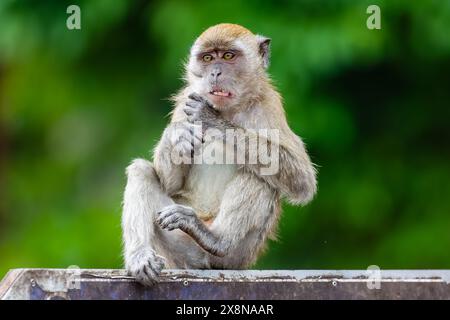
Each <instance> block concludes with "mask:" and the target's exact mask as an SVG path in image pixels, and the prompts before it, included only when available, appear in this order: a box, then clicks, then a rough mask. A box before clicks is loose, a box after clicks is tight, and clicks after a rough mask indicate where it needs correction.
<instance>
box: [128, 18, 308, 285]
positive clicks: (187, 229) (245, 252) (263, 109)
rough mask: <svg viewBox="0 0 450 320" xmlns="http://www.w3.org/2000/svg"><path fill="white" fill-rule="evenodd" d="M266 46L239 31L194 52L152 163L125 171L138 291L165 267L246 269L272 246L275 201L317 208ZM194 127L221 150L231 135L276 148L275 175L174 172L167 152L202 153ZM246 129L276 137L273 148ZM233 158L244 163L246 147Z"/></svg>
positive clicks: (201, 41) (202, 43) (247, 168)
mask: <svg viewBox="0 0 450 320" xmlns="http://www.w3.org/2000/svg"><path fill="white" fill-rule="evenodd" d="M269 43H270V40H269V39H267V38H265V37H262V36H259V35H254V34H253V33H251V32H250V31H248V30H247V29H245V28H243V27H241V26H238V25H233V24H220V25H216V26H213V27H211V28H209V29H208V30H206V31H205V32H204V33H203V34H202V35H201V36H200V37H199V38H198V39H197V40H196V42H195V43H194V45H193V47H192V49H191V54H190V59H189V62H188V63H187V65H186V77H185V80H186V86H185V87H184V88H183V89H182V90H181V91H180V92H179V93H178V94H177V95H176V96H175V97H174V102H175V108H174V111H173V114H172V119H171V123H170V124H169V125H168V126H167V128H166V129H165V130H164V132H163V135H162V137H161V140H160V141H159V143H158V145H157V146H156V148H155V150H154V155H153V163H152V162H150V161H147V160H143V159H136V160H134V161H133V162H132V163H131V165H130V166H129V167H128V168H127V170H126V173H127V178H128V181H127V185H126V188H125V194H124V201H123V216H122V229H123V240H124V259H125V267H126V269H127V270H128V272H129V273H130V274H132V275H133V276H135V277H136V279H137V280H138V281H140V282H141V283H143V284H146V285H152V284H154V283H155V282H156V281H157V279H158V274H159V273H160V272H161V269H162V268H163V267H164V266H166V267H169V268H197V269H205V268H224V269H242V268H247V267H249V266H251V265H252V264H253V263H254V262H255V261H256V259H257V257H258V255H259V254H260V253H261V251H262V250H263V249H264V247H265V244H266V240H267V238H275V231H276V226H277V222H278V219H279V215H280V199H281V198H282V197H284V198H286V199H287V200H289V201H290V202H292V203H294V204H305V203H307V202H309V201H310V200H311V199H312V198H313V196H314V194H315V192H316V171H315V169H314V166H313V164H312V163H311V161H310V159H309V157H308V154H307V153H306V150H305V147H304V144H303V142H302V141H301V139H300V138H299V137H298V136H296V135H295V134H294V133H293V132H292V131H291V129H290V128H289V126H288V124H287V121H286V118H285V115H284V110H283V107H282V102H281V97H280V95H279V94H278V92H277V91H276V90H275V89H274V87H273V86H272V84H271V81H270V79H269V77H268V75H267V72H266V68H267V66H268V64H269ZM197 121H201V123H202V126H203V129H204V130H207V129H215V130H216V131H218V132H219V133H221V134H219V136H218V143H224V141H223V137H224V136H225V130H226V129H234V130H235V132H236V135H237V141H247V140H248V139H249V137H250V138H251V137H252V135H253V138H255V139H257V140H258V142H259V144H260V145H261V144H263V145H264V146H265V147H267V150H274V147H276V148H277V150H278V152H279V158H278V159H277V161H279V170H278V172H277V173H275V174H272V175H263V174H261V171H260V169H261V165H259V164H212V165H211V164H210V165H208V164H175V163H174V162H173V161H172V158H171V154H173V152H176V153H178V154H181V155H184V156H186V157H188V158H189V157H192V153H193V152H194V150H195V148H198V147H199V146H200V147H202V141H203V140H204V134H205V131H201V132H197V131H198V130H196V123H197ZM250 129H256V130H257V129H277V130H279V141H272V140H270V138H268V137H266V136H258V135H257V133H255V131H252V130H250ZM243 145H244V146H245V144H243ZM233 148H235V149H236V152H237V153H244V154H245V155H246V156H248V153H249V150H248V148H247V149H246V148H242V144H237V145H236V146H233ZM250 151H252V150H250ZM253 151H254V150H253Z"/></svg>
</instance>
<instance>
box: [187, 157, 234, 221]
mask: <svg viewBox="0 0 450 320" xmlns="http://www.w3.org/2000/svg"><path fill="white" fill-rule="evenodd" d="M236 169H237V167H236V165H234V164H194V165H192V167H191V170H190V173H189V176H188V178H187V180H186V184H185V188H184V192H183V193H182V196H183V197H184V198H185V200H186V202H187V203H188V204H189V205H190V206H191V207H192V208H194V210H195V211H196V213H197V216H198V217H199V218H201V219H203V220H208V219H211V218H214V217H215V216H216V215H217V213H218V212H219V208H220V203H221V202H222V197H223V194H224V193H225V190H226V188H227V185H228V184H229V182H230V181H231V180H232V179H233V177H234V175H235V173H236Z"/></svg>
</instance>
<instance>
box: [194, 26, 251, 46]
mask: <svg viewBox="0 0 450 320" xmlns="http://www.w3.org/2000/svg"><path fill="white" fill-rule="evenodd" d="M252 37H255V35H254V34H253V33H252V32H251V31H250V30H248V29H247V28H244V27H243V26H240V25H238V24H233V23H221V24H217V25H215V26H212V27H209V28H208V29H206V30H205V31H204V32H203V33H202V34H201V35H200V36H199V37H198V39H197V43H202V44H203V47H205V48H206V47H215V48H220V47H222V46H227V45H229V44H230V43H231V42H232V41H234V40H235V39H238V38H252Z"/></svg>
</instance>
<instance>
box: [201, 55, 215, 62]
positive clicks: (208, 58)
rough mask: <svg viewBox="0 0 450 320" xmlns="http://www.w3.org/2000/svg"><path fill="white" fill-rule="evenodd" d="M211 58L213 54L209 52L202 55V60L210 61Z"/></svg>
mask: <svg viewBox="0 0 450 320" xmlns="http://www.w3.org/2000/svg"><path fill="white" fill-rule="evenodd" d="M212 59H213V56H212V55H210V54H205V55H203V57H202V60H203V61H205V62H210V61H211V60H212Z"/></svg>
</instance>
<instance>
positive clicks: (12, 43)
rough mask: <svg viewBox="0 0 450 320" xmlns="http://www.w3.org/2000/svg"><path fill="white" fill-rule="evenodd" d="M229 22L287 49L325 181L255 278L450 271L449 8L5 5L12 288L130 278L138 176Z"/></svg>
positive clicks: (1, 249)
mask: <svg viewBox="0 0 450 320" xmlns="http://www.w3.org/2000/svg"><path fill="white" fill-rule="evenodd" d="M73 3H77V4H79V5H80V7H81V19H82V21H81V23H82V29H81V30H80V31H70V30H68V29H67V28H66V19H67V17H68V15H67V14H66V8H67V6H68V5H69V4H73ZM369 4H378V5H379V6H380V7H381V18H382V30H368V29H367V27H366V19H367V17H368V14H366V8H367V6H368V5H369ZM219 22H234V23H239V24H242V25H244V26H246V27H248V28H249V29H250V30H252V31H254V32H255V33H260V34H264V35H266V36H269V37H271V38H272V39H273V42H272V62H271V66H270V68H269V72H270V74H271V75H272V77H273V79H274V81H275V83H276V85H277V87H278V88H279V90H280V91H281V93H282V95H283V97H284V99H285V109H286V112H287V117H288V121H289V123H290V125H291V127H292V129H293V130H294V131H295V132H296V133H297V134H299V135H300V136H301V137H303V139H304V140H305V142H306V144H307V146H308V150H309V152H310V154H311V157H312V159H313V161H314V162H315V163H316V164H317V165H318V168H319V191H318V195H317V197H316V198H315V199H314V201H313V202H312V203H311V204H309V205H308V206H306V207H303V208H300V207H292V206H288V205H285V206H284V208H285V210H284V213H283V216H282V219H281V224H280V241H279V242H277V243H273V242H272V243H270V248H269V250H268V252H267V254H266V255H265V256H264V257H262V258H261V259H260V261H259V263H258V264H257V265H256V266H255V267H256V268H266V269H315V268H316V269H319V268H324V269H340V268H349V269H365V268H367V266H369V265H372V264H376V265H378V266H380V268H382V269H383V268H384V269H386V268H401V269H406V268H450V170H449V158H450V157H449V151H450V148H449V141H450V132H449V131H450V130H449V119H450V117H449V116H450V114H449V107H450V103H449V101H450V36H449V30H450V1H446V0H443V1H414V2H413V1H407V0H404V1H350V0H349V1H325V0H324V1H317V0H315V1H312V0H310V1H287V0H283V1H279V0H277V1H275V0H273V1H256V0H252V1H236V0H227V1H211V0H210V1H186V0H183V1H181V0H180V1H151V2H150V1H125V0H123V1H110V0H92V1H31V0H30V1H20V0H18V1H12V0H2V1H1V2H0V277H1V276H2V275H3V274H4V273H5V272H6V271H7V270H8V269H10V268H18V267H60V268H65V267H68V266H69V265H78V266H80V267H82V268H119V267H121V264H122V261H121V253H120V252H121V230H120V213H121V197H122V191H123V188H124V184H125V175H124V169H125V167H126V166H127V164H128V163H129V162H130V161H131V159H133V158H136V157H149V155H150V150H151V149H152V147H153V146H154V144H155V142H156V141H157V140H158V138H159V136H160V134H161V132H162V130H163V128H164V126H165V125H166V124H167V121H168V117H167V114H168V113H169V111H170V110H171V105H170V103H169V101H168V100H167V98H168V97H169V96H170V95H171V94H172V93H174V92H175V91H176V90H177V89H178V88H179V87H180V86H181V85H182V81H181V80H180V78H181V76H182V62H183V60H184V59H185V58H186V56H187V53H188V50H189V47H190V44H191V43H192V42H193V40H194V39H195V37H196V36H197V35H198V34H199V33H200V32H201V31H202V30H204V29H205V28H206V27H208V26H210V25H213V24H216V23H219Z"/></svg>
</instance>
